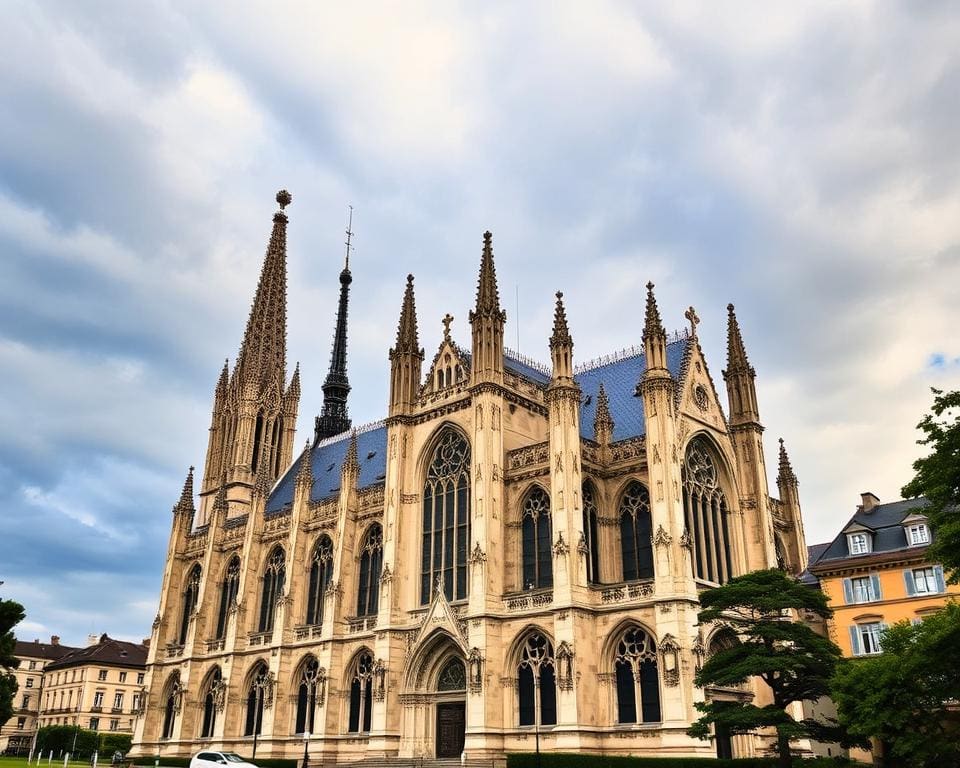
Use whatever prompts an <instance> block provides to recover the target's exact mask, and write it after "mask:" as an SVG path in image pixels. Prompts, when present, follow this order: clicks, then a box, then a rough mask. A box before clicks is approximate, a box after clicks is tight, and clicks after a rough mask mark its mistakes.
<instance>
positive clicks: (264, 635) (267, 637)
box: [247, 632, 273, 648]
mask: <svg viewBox="0 0 960 768" xmlns="http://www.w3.org/2000/svg"><path fill="white" fill-rule="evenodd" d="M272 639H273V632H251V633H250V635H249V636H248V639H247V645H248V646H250V647H251V648H254V647H256V646H258V645H267V644H268V643H269V642H270V641H271V640H272Z"/></svg>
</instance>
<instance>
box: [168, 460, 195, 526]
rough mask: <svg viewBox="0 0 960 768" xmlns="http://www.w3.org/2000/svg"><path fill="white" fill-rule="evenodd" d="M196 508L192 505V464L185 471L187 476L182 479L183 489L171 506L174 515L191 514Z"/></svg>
mask: <svg viewBox="0 0 960 768" xmlns="http://www.w3.org/2000/svg"><path fill="white" fill-rule="evenodd" d="M195 511H196V510H195V509H194V506H193V466H192V465H191V467H190V470H189V471H188V472H187V477H186V479H185V480H184V481H183V490H182V491H180V499H179V500H178V501H177V503H176V504H175V505H174V507H173V514H175V515H188V516H189V515H193V513H194V512H195Z"/></svg>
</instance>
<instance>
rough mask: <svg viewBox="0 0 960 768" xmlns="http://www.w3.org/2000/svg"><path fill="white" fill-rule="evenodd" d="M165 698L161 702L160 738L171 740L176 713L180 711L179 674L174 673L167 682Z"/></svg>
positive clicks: (180, 691)
mask: <svg viewBox="0 0 960 768" xmlns="http://www.w3.org/2000/svg"><path fill="white" fill-rule="evenodd" d="M164 690H165V694H166V695H165V696H164V700H163V731H162V733H161V738H164V739H171V738H173V726H174V723H175V722H176V720H177V713H178V712H179V711H180V700H181V696H182V695H183V688H182V686H181V683H180V673H179V672H174V673H173V675H172V676H171V677H170V680H169V681H168V682H167V687H166V688H165V689H164Z"/></svg>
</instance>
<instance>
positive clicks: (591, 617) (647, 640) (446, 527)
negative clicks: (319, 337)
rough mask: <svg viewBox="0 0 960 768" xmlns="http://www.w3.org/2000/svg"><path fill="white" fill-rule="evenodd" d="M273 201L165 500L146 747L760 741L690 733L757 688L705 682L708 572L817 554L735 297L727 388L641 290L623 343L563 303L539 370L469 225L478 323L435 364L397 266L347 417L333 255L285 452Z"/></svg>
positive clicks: (513, 746) (453, 749)
mask: <svg viewBox="0 0 960 768" xmlns="http://www.w3.org/2000/svg"><path fill="white" fill-rule="evenodd" d="M277 201H278V202H279V203H280V207H281V210H280V211H277V212H276V213H275V214H274V216H273V231H272V233H271V236H270V241H269V245H268V248H267V254H266V258H265V260H264V263H263V269H262V272H261V277H260V284H259V286H258V288H257V292H256V296H255V298H254V302H253V306H252V309H251V312H250V317H249V321H248V324H247V329H246V332H245V334H244V338H243V342H242V344H241V346H240V353H239V355H238V358H237V360H236V363H235V365H234V367H233V370H232V371H231V370H230V369H229V367H228V366H226V365H225V366H224V367H223V369H222V371H221V372H220V379H219V381H218V383H217V385H216V389H215V394H214V404H213V412H212V416H211V420H210V422H209V424H204V425H197V428H198V429H200V428H203V429H206V428H207V427H208V426H209V443H208V449H207V455H206V462H205V466H204V469H203V471H202V472H201V473H198V475H197V485H198V486H199V488H198V493H197V497H198V498H195V496H194V476H193V472H192V470H191V472H190V473H189V475H188V478H187V481H186V483H185V485H184V488H183V492H182V495H181V498H180V500H179V502H178V503H177V504H176V505H175V506H174V509H173V515H172V530H171V536H170V541H169V545H168V554H167V559H166V563H165V567H164V573H163V582H162V587H161V594H160V601H159V610H158V614H157V617H156V619H155V621H154V624H153V634H152V642H151V645H150V656H149V661H148V665H147V688H148V691H149V695H148V700H147V702H146V708H145V711H144V716H143V717H142V718H140V720H139V721H138V724H137V731H136V737H135V740H134V752H135V754H139V755H148V756H149V755H154V754H161V755H171V756H172V755H188V754H191V753H193V752H196V751H197V750H199V749H218V748H226V749H229V750H234V751H240V752H242V753H244V754H251V753H253V752H254V751H255V750H259V751H256V754H257V755H258V756H262V757H267V756H273V757H297V756H299V755H301V754H303V752H304V744H303V741H304V737H305V735H306V734H310V735H311V736H312V741H311V742H310V751H311V757H312V758H313V759H314V760H322V761H323V762H325V763H330V762H348V761H355V760H360V759H364V758H376V759H382V758H385V757H402V758H406V759H413V758H435V757H436V758H459V757H460V755H461V753H465V754H466V756H467V757H468V758H470V759H477V758H480V759H490V758H499V757H502V756H503V754H504V753H505V752H517V751H532V750H533V749H534V744H535V742H536V743H538V744H539V745H540V747H541V749H544V750H547V751H551V750H555V751H582V752H591V753H594V754H637V755H691V756H692V755H704V756H711V755H718V754H719V755H728V754H730V753H731V752H732V753H734V754H736V755H738V756H741V755H743V756H747V755H755V754H757V753H758V752H760V751H761V750H763V749H764V748H765V747H766V746H767V744H768V742H767V740H766V739H764V738H761V737H757V736H753V735H744V736H737V737H735V738H731V737H730V735H729V734H723V733H718V734H716V735H715V738H714V740H713V743H710V742H707V741H698V740H696V739H693V738H691V737H690V736H688V735H687V728H688V727H689V726H690V724H691V722H692V721H693V720H695V719H696V718H697V717H698V712H697V710H696V706H695V705H696V704H697V703H698V702H701V701H703V700H704V699H706V698H714V699H722V698H727V699H729V698H738V699H743V698H746V699H747V700H751V699H752V700H755V701H756V702H757V703H758V704H761V705H763V704H766V703H767V700H768V699H765V698H764V696H766V695H768V691H767V690H766V689H765V688H763V687H761V686H758V687H757V688H756V690H754V689H751V688H750V687H749V686H744V687H742V688H735V689H721V688H709V689H706V690H704V689H701V688H698V687H697V686H696V685H694V675H695V673H696V670H697V668H698V667H699V666H700V665H701V664H702V663H703V661H704V659H705V658H706V657H708V656H709V655H710V654H711V653H712V652H715V651H716V649H718V648H723V647H725V645H726V644H727V643H729V642H732V641H733V640H732V638H731V637H730V633H729V630H724V629H723V628H722V627H711V626H707V627H704V626H700V625H699V624H698V622H697V610H698V607H699V591H700V590H701V589H703V588H704V587H706V586H712V585H716V584H720V583H723V582H725V581H727V580H728V579H729V578H731V577H732V576H736V575H739V574H742V573H746V572H748V571H751V570H756V569H764V568H771V567H775V566H776V565H777V564H780V565H781V566H782V567H783V568H784V569H786V570H788V571H789V572H791V573H797V574H798V573H800V572H801V571H803V569H804V568H805V567H806V560H807V558H806V553H807V549H806V545H805V542H804V537H803V525H802V521H801V517H800V503H799V496H798V490H797V489H798V485H797V478H796V477H795V476H794V475H793V471H792V470H791V469H790V466H789V461H788V460H787V457H786V452H785V451H784V450H783V446H782V444H781V447H780V452H779V460H780V464H779V468H780V473H779V475H778V477H777V484H778V488H779V494H778V495H779V499H776V498H772V497H771V496H770V493H769V491H770V489H769V488H768V480H767V477H768V472H767V463H766V458H765V456H766V454H765V449H764V442H763V426H762V424H761V421H760V414H759V407H758V404H757V391H756V387H755V372H754V369H753V367H752V366H751V365H750V363H749V361H748V359H747V354H746V349H745V346H744V342H743V338H742V336H741V331H740V326H739V324H738V322H737V318H736V315H735V314H734V310H733V306H732V305H730V306H729V307H728V324H727V358H726V369H725V370H724V371H723V383H724V384H725V385H726V398H724V399H723V400H721V399H720V397H719V395H718V393H717V388H716V386H715V379H714V377H713V375H712V374H711V372H710V371H711V369H710V366H709V365H708V363H707V356H706V353H705V352H704V350H703V349H702V348H701V346H700V343H699V340H698V337H697V323H698V322H699V318H697V315H696V312H694V311H693V308H692V307H691V308H689V309H687V308H684V309H685V312H684V311H681V312H677V313H676V315H682V316H685V317H686V318H687V320H688V321H689V323H690V325H689V327H688V329H687V330H685V331H683V332H681V333H675V334H671V335H669V336H668V334H667V332H666V331H665V329H664V327H663V323H662V320H661V316H660V309H659V307H658V305H657V301H656V298H655V296H654V292H653V285H652V284H649V285H648V286H647V294H646V296H645V297H638V299H639V298H645V302H646V305H645V307H644V308H641V307H640V306H639V302H638V306H637V309H636V312H635V313H633V314H631V315H630V316H627V317H624V318H623V323H624V324H625V325H627V326H628V327H632V328H634V329H635V334H636V339H637V342H638V344H637V346H636V347H634V348H632V349H629V350H625V351H623V352H620V353H614V354H612V355H610V356H608V357H606V358H603V359H600V360H596V361H594V362H590V363H582V364H580V365H577V366H575V365H574V354H573V349H574V343H573V335H572V333H571V326H569V325H568V322H567V315H566V310H565V308H564V305H563V301H562V294H557V298H556V305H555V310H554V327H553V333H552V335H551V336H550V338H549V339H546V338H545V339H543V341H542V350H543V353H544V357H545V358H546V357H547V355H549V363H547V364H540V363H536V362H534V361H531V360H528V359H523V358H521V357H519V356H518V355H516V354H514V353H511V352H510V351H509V350H506V349H505V348H504V337H505V324H506V321H507V316H506V312H505V311H504V310H503V308H502V306H501V304H500V296H499V292H498V288H497V279H496V271H495V268H494V257H493V242H492V235H491V234H490V233H489V232H487V233H485V235H484V238H483V245H482V252H481V254H480V259H479V261H480V270H479V279H478V280H477V293H476V301H475V303H474V305H473V306H472V307H471V308H470V311H469V313H464V314H465V315H466V316H467V317H468V318H469V325H468V324H467V323H463V325H461V326H458V327H451V325H452V322H453V317H452V316H451V315H450V314H447V315H446V317H444V318H443V320H442V329H443V330H442V335H441V333H440V326H441V321H440V318H437V321H438V322H437V334H436V336H437V337H438V338H437V343H436V347H434V348H435V349H436V353H435V355H433V356H431V357H425V355H424V350H423V348H422V347H421V346H420V332H421V331H420V327H419V326H418V318H417V311H416V305H415V300H414V285H413V277H412V276H409V277H408V278H407V283H406V288H405V290H404V291H403V292H402V293H403V298H402V302H400V314H399V321H398V324H397V326H398V327H397V331H396V335H395V337H394V343H393V346H392V348H391V349H390V350H389V352H387V349H386V347H387V345H388V339H387V338H384V362H385V365H384V373H383V379H382V381H383V390H384V394H385V395H386V398H385V399H386V403H385V406H386V411H387V413H386V419H385V420H384V421H382V422H379V423H376V424H372V425H368V426H364V427H359V428H357V429H355V430H352V429H351V422H350V420H349V418H348V417H347V395H348V393H349V391H350V385H349V383H348V381H347V372H346V357H347V355H346V351H347V350H346V347H347V335H346V319H347V296H348V291H349V286H350V284H351V283H352V281H353V277H352V274H351V272H350V269H349V262H348V264H347V265H346V266H345V267H344V269H343V270H342V272H341V273H340V276H339V293H340V298H339V305H338V311H337V315H336V316H337V323H336V330H335V333H334V344H333V353H332V355H331V365H330V371H329V374H328V376H327V377H326V380H325V382H324V383H323V386H322V390H323V410H322V413H321V414H320V416H318V417H317V419H316V422H315V431H314V433H313V435H312V437H313V439H312V440H311V441H308V444H307V447H306V448H305V449H304V450H303V452H301V453H297V452H295V451H294V429H295V425H296V420H297V412H298V408H299V401H300V393H301V384H300V375H299V369H296V370H295V371H294V373H293V375H292V377H291V376H290V375H289V372H288V371H287V367H286V361H287V349H286V269H287V266H286V258H287V254H286V231H287V230H286V228H287V223H288V218H287V213H286V211H285V210H284V209H285V208H286V206H287V205H288V204H289V203H290V195H289V194H288V193H287V192H281V193H280V194H278V195H277ZM464 279H472V278H471V277H470V276H468V275H464ZM400 288H401V286H398V299H399V298H400V296H399V294H400V293H401V290H400ZM546 299H547V297H546V296H544V300H546ZM451 309H453V308H451ZM321 314H322V313H321ZM431 325H432V323H431ZM574 327H575V326H574ZM457 328H462V329H463V330H462V331H461V333H462V337H461V338H462V340H463V342H464V344H463V345H461V344H458V343H457V342H456V341H455V336H456V332H457ZM323 346H324V347H326V344H323ZM425 363H426V365H425ZM318 389H319V387H318ZM775 455H776V454H775Z"/></svg>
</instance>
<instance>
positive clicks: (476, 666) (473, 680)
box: [467, 646, 483, 693]
mask: <svg viewBox="0 0 960 768" xmlns="http://www.w3.org/2000/svg"><path fill="white" fill-rule="evenodd" d="M467 669H468V671H469V674H468V679H467V689H468V690H469V691H470V693H480V692H481V691H482V690H483V655H482V654H481V653H480V649H479V648H477V647H476V646H474V647H473V648H471V649H470V652H469V653H468V654H467Z"/></svg>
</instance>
